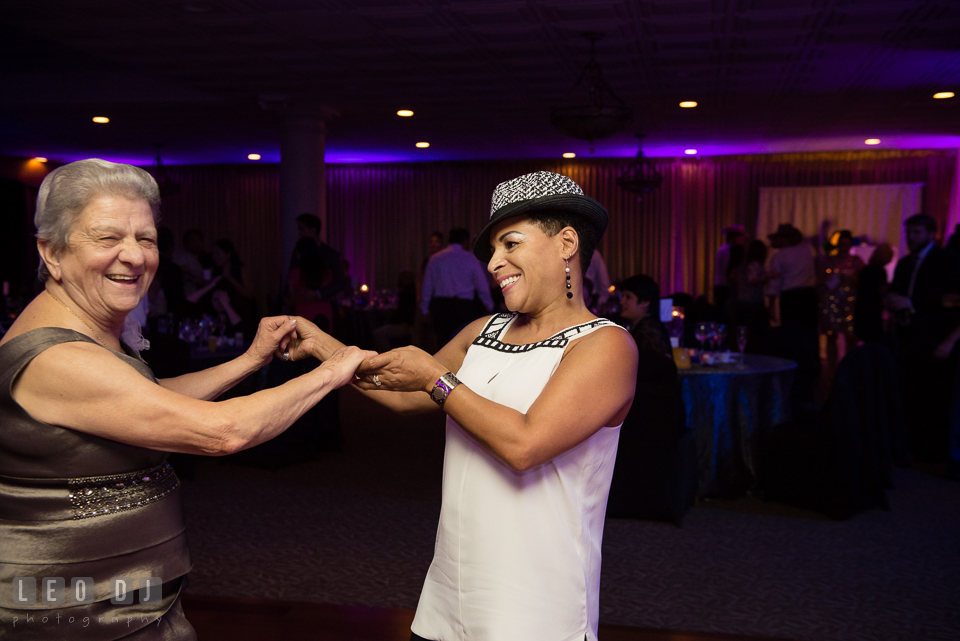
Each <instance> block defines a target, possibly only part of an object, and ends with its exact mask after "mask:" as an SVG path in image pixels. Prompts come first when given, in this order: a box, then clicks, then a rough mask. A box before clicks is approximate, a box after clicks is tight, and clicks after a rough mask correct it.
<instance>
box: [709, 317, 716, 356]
mask: <svg viewBox="0 0 960 641" xmlns="http://www.w3.org/2000/svg"><path fill="white" fill-rule="evenodd" d="M707 342H708V343H713V348H714V350H716V349H717V323H714V322H712V321H711V322H709V323H707Z"/></svg>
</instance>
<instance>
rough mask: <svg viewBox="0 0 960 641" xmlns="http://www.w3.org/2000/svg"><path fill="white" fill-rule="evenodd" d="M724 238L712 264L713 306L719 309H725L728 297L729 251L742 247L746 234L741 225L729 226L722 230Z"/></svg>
mask: <svg viewBox="0 0 960 641" xmlns="http://www.w3.org/2000/svg"><path fill="white" fill-rule="evenodd" d="M721 231H722V233H723V234H724V236H725V238H726V242H724V243H723V244H722V245H720V247H719V248H718V249H717V254H716V257H715V258H714V263H713V304H714V305H716V306H717V307H719V308H720V309H725V308H726V305H727V298H729V297H730V282H729V281H728V279H727V272H728V271H729V268H730V249H731V248H732V247H733V246H734V245H742V244H743V243H744V241H745V240H746V232H745V231H744V229H743V225H738V224H734V225H730V226H729V227H724V228H723V229H722V230H721Z"/></svg>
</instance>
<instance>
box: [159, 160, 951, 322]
mask: <svg viewBox="0 0 960 641" xmlns="http://www.w3.org/2000/svg"><path fill="white" fill-rule="evenodd" d="M631 160H632V159H629V158H617V159H576V160H570V161H566V160H562V161H557V160H522V161H469V162H431V163H377V164H343V165H328V166H327V172H326V173H327V212H328V221H329V222H328V229H327V230H325V231H326V236H327V241H328V242H329V244H330V245H331V246H333V247H334V248H336V249H337V250H339V251H340V252H341V254H342V256H343V257H344V258H345V259H347V260H348V261H349V262H350V272H351V275H352V276H353V277H354V278H355V279H356V280H357V281H358V282H360V283H366V284H368V285H370V286H371V287H376V288H392V287H395V284H396V279H397V274H398V273H399V272H400V270H403V269H408V270H411V271H414V272H415V273H418V272H419V270H420V268H421V265H422V264H423V261H424V260H425V259H426V256H427V239H428V236H429V235H430V233H431V232H433V231H435V230H439V231H442V232H444V233H446V232H447V231H449V230H450V228H451V227H466V228H467V229H470V230H471V231H473V232H476V231H478V230H479V229H480V227H481V226H482V225H483V224H484V222H485V220H486V219H487V218H488V216H489V213H490V211H489V209H490V195H491V193H492V192H493V189H494V187H496V185H497V184H498V183H500V182H502V181H504V180H509V179H510V178H513V177H516V176H518V175H520V174H523V173H527V172H531V171H539V170H546V171H555V172H558V173H562V174H566V175H568V176H570V177H571V178H573V179H574V180H575V181H577V182H578V183H579V184H580V185H581V186H582V187H583V189H584V192H585V193H586V194H587V195H589V196H592V197H593V198H596V199H597V200H599V201H600V202H601V203H603V204H604V205H605V206H606V207H607V208H608V210H609V211H610V225H609V227H608V229H607V233H606V235H605V236H604V238H603V239H602V240H601V242H600V246H599V250H600V251H601V253H602V254H603V257H604V259H605V261H606V264H607V268H608V270H609V272H610V275H611V277H612V278H613V279H614V280H618V279H622V278H625V277H627V276H630V275H632V274H637V273H646V274H649V275H650V276H652V277H653V278H655V279H657V280H658V281H659V282H660V284H661V289H662V290H663V291H664V293H670V292H676V291H686V292H689V293H692V294H695V295H696V294H705V293H708V292H709V291H710V285H711V283H712V279H713V255H714V252H715V251H716V248H717V247H718V246H719V245H720V244H721V243H722V235H723V234H722V231H721V230H722V229H723V227H725V226H726V225H729V224H731V223H734V222H737V223H741V224H743V225H745V226H746V227H747V230H748V233H750V234H753V233H754V231H755V229H754V227H755V225H756V219H757V208H758V194H759V188H760V187H765V186H790V185H860V184H873V183H908V182H922V183H925V185H926V187H925V188H924V197H923V209H924V211H926V212H928V213H930V214H931V215H933V216H934V218H936V219H937V220H938V221H939V223H940V225H941V229H942V228H943V226H944V225H945V223H946V222H947V216H948V212H949V211H950V204H951V203H950V199H951V188H952V187H953V182H954V180H955V176H956V174H957V151H956V150H934V151H880V150H873V151H857V152H830V153H826V152H824V153H803V154H779V155H745V156H722V157H712V158H686V157H684V158H657V159H654V162H655V163H656V165H657V168H658V170H659V171H660V172H661V174H662V175H663V184H662V186H661V187H660V188H659V189H658V190H656V191H654V192H651V193H649V194H646V195H644V196H643V199H642V200H638V199H637V196H636V195H635V194H631V193H629V192H626V191H624V190H622V189H621V188H620V187H619V186H618V185H617V184H616V178H617V177H618V176H619V175H620V174H621V173H623V172H624V171H625V170H626V168H627V167H628V165H629V163H630V162H631ZM166 177H167V180H168V183H169V184H170V185H175V186H176V189H175V190H172V191H169V192H168V193H166V194H165V195H164V201H163V207H162V210H163V215H164V220H165V222H166V224H168V225H169V226H170V227H171V228H173V229H174V231H175V232H177V234H178V236H179V235H180V234H182V232H183V231H184V230H186V229H189V228H191V227H195V228H198V229H200V230H201V231H203V232H204V234H205V236H206V238H207V241H208V243H210V242H212V241H213V240H215V239H216V238H220V237H227V238H230V239H231V240H233V241H234V242H235V243H236V245H237V247H238V249H239V251H240V254H241V256H242V257H243V258H244V260H245V261H247V263H248V264H249V265H250V267H251V269H252V271H253V272H254V274H256V279H257V282H256V284H255V285H256V287H257V289H258V291H259V292H260V294H261V296H260V300H261V302H262V303H267V302H268V301H271V300H273V299H274V297H275V294H276V292H277V290H278V288H279V283H280V282H281V280H282V278H283V275H284V274H283V271H284V267H285V265H287V261H288V260H289V257H285V256H280V255H279V251H280V250H279V247H280V227H279V226H280V222H279V221H280V204H279V184H278V181H279V170H278V168H277V167H276V166H275V165H274V166H271V165H253V166H246V165H245V166H192V167H169V168H167V171H166ZM853 231H854V233H857V230H853Z"/></svg>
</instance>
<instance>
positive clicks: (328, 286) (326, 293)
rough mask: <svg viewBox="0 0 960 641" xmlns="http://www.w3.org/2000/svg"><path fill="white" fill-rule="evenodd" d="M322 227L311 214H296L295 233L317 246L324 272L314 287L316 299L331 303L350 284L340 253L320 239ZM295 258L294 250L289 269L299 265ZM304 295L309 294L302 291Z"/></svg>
mask: <svg viewBox="0 0 960 641" xmlns="http://www.w3.org/2000/svg"><path fill="white" fill-rule="evenodd" d="M322 229H323V224H322V223H321V222H320V219H319V218H317V217H316V216H314V215H313V214H309V213H304V214H300V215H299V216H297V235H298V236H299V237H300V238H301V239H303V238H308V239H310V240H311V241H313V244H314V245H316V246H317V251H318V253H319V262H320V264H321V265H322V266H323V269H322V271H323V273H324V274H325V276H324V278H323V281H322V283H321V284H320V286H319V287H318V288H317V289H316V299H317V300H319V301H321V302H328V303H330V305H333V304H334V303H335V298H336V296H337V294H339V293H341V292H343V291H344V290H345V289H346V288H347V286H348V285H349V284H350V281H349V279H348V278H347V276H346V274H345V273H344V268H343V262H342V261H341V259H340V253H339V252H338V251H337V250H335V249H334V248H333V247H331V246H330V245H328V244H326V243H325V242H323V241H322V240H320V232H321V231H322ZM297 259H298V257H297V252H296V251H294V252H293V255H292V256H291V257H290V268H291V269H293V268H295V267H299V265H298V264H296V262H295V261H296V260H297ZM304 296H309V294H308V293H304Z"/></svg>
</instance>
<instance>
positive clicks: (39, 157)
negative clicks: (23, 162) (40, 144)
mask: <svg viewBox="0 0 960 641" xmlns="http://www.w3.org/2000/svg"><path fill="white" fill-rule="evenodd" d="M34 160H36V161H37V162H47V159H46V158H44V157H43V156H37V157H36V158H34Z"/></svg>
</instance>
